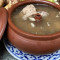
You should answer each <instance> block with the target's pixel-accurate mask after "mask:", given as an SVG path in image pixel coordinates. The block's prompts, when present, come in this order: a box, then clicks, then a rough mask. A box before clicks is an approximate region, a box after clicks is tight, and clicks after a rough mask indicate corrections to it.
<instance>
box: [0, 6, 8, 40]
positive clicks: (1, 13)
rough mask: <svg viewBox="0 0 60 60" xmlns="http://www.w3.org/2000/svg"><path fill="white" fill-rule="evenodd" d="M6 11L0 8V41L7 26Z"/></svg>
mask: <svg viewBox="0 0 60 60" xmlns="http://www.w3.org/2000/svg"><path fill="white" fill-rule="evenodd" d="M7 16H8V15H7V10H6V9H4V8H3V7H2V8H0V40H1V38H2V36H3V33H4V31H5V27H6V24H7Z"/></svg>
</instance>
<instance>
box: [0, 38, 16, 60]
mask: <svg viewBox="0 0 60 60" xmlns="http://www.w3.org/2000/svg"><path fill="white" fill-rule="evenodd" d="M0 60H17V59H15V58H14V57H13V56H11V55H10V54H9V53H8V51H7V50H6V48H5V46H4V43H3V39H2V40H1V41H0Z"/></svg>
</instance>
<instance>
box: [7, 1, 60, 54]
mask: <svg viewBox="0 0 60 60" xmlns="http://www.w3.org/2000/svg"><path fill="white" fill-rule="evenodd" d="M29 3H39V4H48V5H51V6H53V7H55V8H57V9H59V10H60V6H59V5H57V4H55V3H51V2H48V1H42V0H32V1H31V0H30V1H25V2H20V3H17V4H15V5H13V6H12V7H11V8H10V9H9V10H8V30H7V36H8V40H9V41H10V42H11V43H12V44H13V45H14V46H15V47H17V48H18V49H20V50H23V51H25V52H28V53H32V54H45V53H51V52H54V51H56V50H58V49H59V48H60V32H58V33H55V34H50V35H43V36H41V35H33V34H29V33H27V32H24V31H22V30H20V29H18V28H17V27H16V26H15V25H14V24H13V23H12V20H11V14H12V12H13V11H14V9H16V8H17V7H18V6H22V5H24V4H29Z"/></svg>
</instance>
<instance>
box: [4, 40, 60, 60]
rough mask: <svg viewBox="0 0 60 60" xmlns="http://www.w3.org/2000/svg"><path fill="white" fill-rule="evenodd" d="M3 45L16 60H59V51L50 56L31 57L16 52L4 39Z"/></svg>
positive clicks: (30, 55) (19, 51)
mask: <svg viewBox="0 0 60 60" xmlns="http://www.w3.org/2000/svg"><path fill="white" fill-rule="evenodd" d="M4 44H5V47H6V49H7V50H8V52H9V53H11V55H13V56H14V57H15V58H17V59H18V60H60V50H58V51H56V52H54V53H51V54H44V55H32V54H28V53H25V52H23V51H21V50H18V49H17V48H16V47H14V46H13V45H12V44H11V43H10V42H9V41H8V40H6V39H5V40H4Z"/></svg>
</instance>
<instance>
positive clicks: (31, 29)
mask: <svg viewBox="0 0 60 60" xmlns="http://www.w3.org/2000/svg"><path fill="white" fill-rule="evenodd" d="M33 5H34V6H35V8H36V10H37V12H46V13H48V15H47V16H45V17H42V18H41V21H38V22H36V21H30V20H29V19H27V20H24V19H22V14H20V12H21V10H22V9H23V8H24V7H25V6H26V5H25V6H21V7H18V8H16V9H15V11H14V12H13V13H12V16H11V17H12V22H13V23H14V24H15V26H16V27H18V28H19V29H21V30H22V31H25V32H28V33H32V34H36V35H47V34H53V33H57V32H60V10H58V9H56V8H54V7H52V6H48V5H45V4H33ZM43 15H44V14H43Z"/></svg>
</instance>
